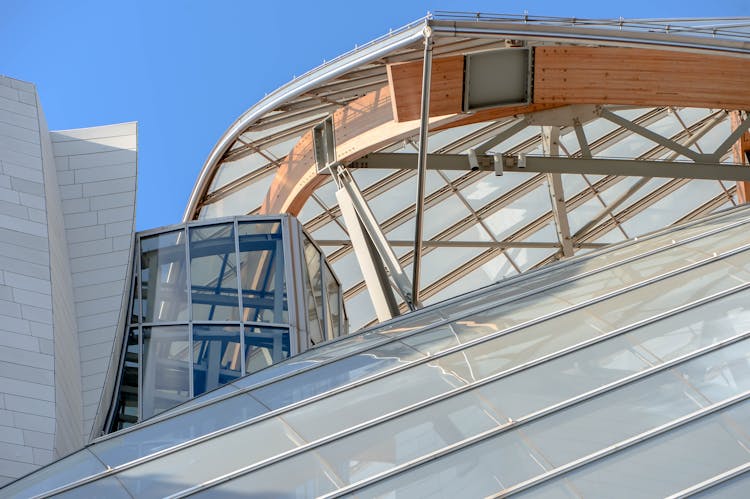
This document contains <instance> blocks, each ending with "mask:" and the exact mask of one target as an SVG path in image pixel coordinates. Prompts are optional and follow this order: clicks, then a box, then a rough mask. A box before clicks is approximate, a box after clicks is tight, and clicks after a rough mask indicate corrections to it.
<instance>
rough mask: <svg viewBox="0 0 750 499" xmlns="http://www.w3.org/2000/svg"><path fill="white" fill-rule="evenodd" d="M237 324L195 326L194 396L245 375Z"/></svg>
mask: <svg viewBox="0 0 750 499" xmlns="http://www.w3.org/2000/svg"><path fill="white" fill-rule="evenodd" d="M241 355H242V354H241V349H240V328H239V327H238V326H198V325H195V326H193V396H194V397H195V396H198V395H200V394H202V393H204V392H207V391H209V390H213V389H214V388H218V387H220V386H221V385H225V384H227V383H229V382H231V381H234V380H235V379H237V378H239V377H240V376H241V375H242V356H241Z"/></svg>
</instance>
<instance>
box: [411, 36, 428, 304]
mask: <svg viewBox="0 0 750 499" xmlns="http://www.w3.org/2000/svg"><path fill="white" fill-rule="evenodd" d="M432 43H433V42H432V29H431V28H430V27H429V26H425V28H424V65H423V67H422V104H421V110H420V113H421V114H420V124H419V153H418V158H417V202H416V212H415V215H414V220H415V224H414V263H413V270H414V272H413V277H412V293H411V296H412V300H413V303H414V304H415V305H416V306H419V305H418V304H419V273H420V270H421V265H422V223H423V218H424V184H425V177H426V174H427V125H428V120H429V116H430V79H431V77H432Z"/></svg>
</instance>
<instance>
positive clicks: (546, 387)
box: [0, 207, 750, 497]
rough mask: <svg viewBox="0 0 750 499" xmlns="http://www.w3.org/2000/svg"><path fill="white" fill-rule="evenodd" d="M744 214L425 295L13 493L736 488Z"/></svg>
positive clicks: (749, 453)
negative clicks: (463, 289)
mask: <svg viewBox="0 0 750 499" xmlns="http://www.w3.org/2000/svg"><path fill="white" fill-rule="evenodd" d="M748 224H750V207H740V208H734V209H732V210H728V211H724V212H722V213H719V214H716V215H713V216H710V217H708V218H704V219H702V220H700V221H697V222H692V223H689V224H683V225H680V226H679V227H675V228H671V229H667V230H663V231H661V232H658V233H655V234H652V235H650V236H646V237H644V238H641V239H640V240H639V241H637V242H633V241H628V242H624V243H620V244H616V245H613V246H610V247H607V248H604V249H599V250H594V251H591V252H589V253H588V254H586V255H580V256H576V257H574V258H571V259H568V260H566V261H563V262H558V263H556V264H553V265H548V266H546V267H545V268H543V269H539V270H536V271H532V272H527V273H524V274H523V275H520V276H515V277H511V278H508V279H506V280H504V281H502V282H500V283H496V284H492V285H489V286H487V287H484V288H481V289H479V290H474V291H471V292H468V293H466V294H464V295H462V296H460V297H458V298H452V299H449V300H447V301H443V302H441V303H439V304H436V305H433V306H428V307H425V308H423V309H421V310H419V311H416V312H414V313H412V314H408V315H405V316H403V317H400V318H396V319H394V320H391V321H388V322H386V323H383V324H380V325H378V326H376V327H373V328H370V329H367V330H365V331H363V332H361V333H358V334H354V335H351V336H348V337H343V338H340V339H338V340H335V341H332V342H329V343H326V344H323V345H321V346H318V347H317V348H314V349H312V350H309V351H307V352H305V353H303V354H301V355H300V356H297V357H294V358H291V359H289V360H287V361H284V362H282V363H280V364H277V365H274V366H271V367H269V368H267V369H264V370H262V371H259V372H257V373H255V374H251V375H249V376H246V377H244V378H241V379H238V380H236V381H234V382H233V383H231V384H230V385H227V386H225V387H222V388H220V389H218V390H216V391H214V392H209V393H207V394H206V395H204V396H202V397H198V398H196V399H194V400H192V401H190V402H188V403H186V404H183V405H182V406H178V407H177V408H174V409H172V410H170V411H167V412H165V413H163V414H161V415H159V416H157V417H155V418H152V419H151V420H148V421H146V422H144V423H141V424H139V425H136V426H134V427H131V428H128V429H126V430H123V431H120V432H117V433H114V434H112V435H109V436H107V437H103V438H100V439H98V440H96V441H95V442H94V443H92V444H90V445H89V446H87V447H86V448H85V449H83V450H81V451H80V452H78V453H76V454H73V455H71V456H68V457H66V458H64V459H63V460H61V461H59V462H57V463H53V464H52V465H49V466H47V467H45V468H43V469H42V470H40V471H38V472H37V473H34V474H32V475H29V476H27V477H25V478H23V479H21V480H20V481H18V482H16V483H14V484H12V485H10V486H9V487H6V488H5V489H2V491H0V495H3V497H28V496H31V495H35V494H40V495H42V496H44V495H47V494H48V493H51V492H52V490H53V489H56V488H58V489H57V492H64V494H63V496H64V497H91V496H92V495H95V494H100V495H101V494H103V493H104V494H106V495H107V496H109V497H130V496H137V497H162V496H172V497H183V496H186V495H192V494H197V495H204V496H208V497H235V496H237V495H243V496H244V495H247V494H248V493H257V494H260V495H264V496H277V495H278V496H298V497H311V496H326V497H337V496H340V495H349V494H356V495H357V496H358V497H376V496H377V497H380V496H384V495H386V496H393V495H402V494H403V495H404V496H410V497H411V496H414V495H429V496H437V497H456V496H459V495H460V496H468V495H471V496H478V495H481V496H487V495H494V494H511V493H521V494H537V495H539V494H541V495H544V496H545V497H547V496H552V497H558V496H561V497H567V496H576V497H577V496H579V495H586V494H589V495H593V496H601V495H608V494H606V492H605V491H612V490H628V492H629V495H630V496H655V495H659V496H667V495H670V494H682V493H684V492H686V491H688V492H689V491H698V492H701V493H702V494H705V495H712V494H721V493H724V492H727V491H731V490H740V489H741V485H742V484H744V483H746V482H747V476H748V474H747V471H749V470H750V466H749V465H748V463H750V450H748V449H750V433H748V428H750V400H749V397H750V312H749V311H748V308H747V306H746V304H747V302H748V299H749V298H750V244H748V243H747V232H748V226H749V225H748ZM517 256H518V255H517ZM518 260H519V261H521V260H522V259H521V258H518ZM481 268H482V267H477V268H476V270H479V269H481ZM59 487H62V488H59Z"/></svg>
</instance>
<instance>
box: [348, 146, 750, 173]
mask: <svg viewBox="0 0 750 499" xmlns="http://www.w3.org/2000/svg"><path fill="white" fill-rule="evenodd" d="M681 147H682V146H681ZM477 163H478V167H479V170H480V171H494V170H495V163H494V156H493V155H477ZM428 164H429V167H428V168H429V169H430V170H454V171H461V170H465V171H469V170H470V168H471V167H470V165H469V157H468V156H467V155H465V154H429V155H428ZM521 164H523V162H522V163H521ZM349 166H350V167H352V168H383V169H393V168H397V169H403V170H409V169H412V170H413V169H415V168H416V167H417V155H416V154H399V153H373V154H368V155H367V156H365V157H363V158H361V159H358V160H356V161H353V162H352V163H351V164H350V165H349ZM503 171H504V172H520V173H560V174H563V173H572V174H585V175H618V176H623V177H664V178H686V179H704V180H735V181H738V180H740V181H750V168H747V167H742V166H738V165H726V164H720V163H703V162H695V163H687V162H668V161H652V160H639V159H584V158H548V157H540V156H527V157H525V166H521V165H520V164H519V159H518V158H517V157H512V156H503Z"/></svg>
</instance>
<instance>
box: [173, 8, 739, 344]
mask: <svg viewBox="0 0 750 499" xmlns="http://www.w3.org/2000/svg"><path fill="white" fill-rule="evenodd" d="M748 25H750V23H749V22H748V20H747V19H712V20H690V19H681V20H670V19H667V20H660V21H652V20H622V19H620V20H585V19H562V18H546V17H533V16H525V17H524V16H516V17H514V16H501V15H492V14H462V13H441V14H438V15H435V16H433V17H431V18H428V19H426V20H422V21H420V22H417V23H414V24H412V25H409V26H406V27H404V28H403V29H401V30H398V31H396V32H393V33H391V34H390V35H389V36H387V37H384V38H381V39H378V40H375V41H373V42H371V43H370V44H368V45H366V46H363V47H361V48H360V49H358V50H357V51H354V52H352V53H350V54H345V55H343V56H341V57H340V58H337V59H336V60H334V61H331V62H330V63H327V64H326V65H324V66H322V67H320V68H318V69H316V70H313V71H311V72H310V73H309V74H308V75H304V76H303V77H301V78H299V79H298V80H295V81H293V82H291V83H290V84H289V85H286V86H284V87H282V88H280V89H279V90H278V91H277V92H274V93H273V94H271V95H269V97H268V98H267V99H264V101H261V102H260V103H259V104H258V105H257V106H255V107H253V108H251V109H250V110H249V111H248V112H247V113H246V114H245V115H243V116H242V117H241V118H240V119H239V120H238V122H237V123H235V124H234V125H233V126H232V128H230V130H229V131H228V132H227V135H226V136H225V137H224V138H223V139H222V141H221V142H220V143H219V144H218V145H217V147H216V148H215V150H214V151H213V152H212V155H211V157H210V158H209V161H208V162H207V163H206V166H205V167H204V172H203V174H202V176H201V178H200V179H199V182H198V184H197V185H196V189H195V190H194V192H193V196H192V199H191V203H190V206H189V207H188V211H187V212H186V218H187V219H193V218H197V219H211V218H214V217H219V216H225V215H233V214H245V213H257V212H259V211H261V210H262V209H263V207H262V206H261V203H262V200H263V198H264V196H266V195H268V196H270V195H271V194H272V193H273V192H276V191H275V190H274V187H273V186H274V185H275V183H276V182H281V180H280V178H279V177H277V176H276V174H277V172H279V171H280V170H279V168H280V167H281V168H282V170H281V171H282V173H284V174H285V173H288V172H289V171H291V170H289V169H286V166H285V165H287V164H288V163H289V162H290V161H291V162H294V161H296V159H295V158H296V157H295V158H292V156H293V155H294V154H297V152H298V151H301V149H294V148H295V146H298V144H302V143H304V141H305V140H306V139H305V138H304V137H306V135H305V134H307V133H308V132H309V131H310V130H311V129H312V128H314V127H315V126H316V125H317V124H318V123H320V122H321V120H323V119H325V118H326V117H328V116H331V115H334V116H335V115H336V114H335V113H336V112H339V111H338V110H347V109H348V108H347V106H352V105H355V104H356V103H357V102H359V100H358V99H364V98H365V97H366V96H368V95H373V94H376V95H377V94H378V92H384V91H386V90H388V91H390V92H396V91H397V88H398V87H397V85H396V84H397V83H398V80H397V79H396V78H397V77H396V76H394V75H395V74H396V73H395V70H396V69H397V68H399V67H403V65H407V66H408V65H409V64H411V63H415V62H416V63H419V62H420V60H421V59H422V58H423V57H424V43H423V42H424V37H423V36H422V34H421V33H422V29H423V28H424V27H425V26H428V27H430V28H431V29H432V38H431V41H432V57H433V58H434V61H435V64H438V61H447V60H451V58H456V57H470V56H471V55H472V54H483V53H487V52H488V51H490V52H492V51H502V50H505V49H506V48H508V47H510V48H514V47H525V48H529V49H531V50H536V51H537V55H538V54H539V53H541V52H539V51H540V50H553V49H554V48H555V47H560V46H562V47H568V46H569V47H577V48H590V47H595V48H611V47H618V46H623V45H627V46H638V47H647V48H661V47H670V49H673V50H676V51H682V52H691V53H695V54H708V53H709V52H711V51H712V53H717V54H718V53H721V54H723V55H724V54H725V55H727V56H732V57H736V58H737V59H735V60H734V61H733V62H736V64H739V65H742V64H744V62H740V61H742V60H743V58H746V57H748V50H747V42H748V40H749V39H750V35H749V34H748V33H749V32H750V30H749V29H748ZM708 44H711V45H710V46H709V45H708ZM743 44H744V45H743ZM743 47H744V48H743ZM639 50H640V49H639ZM672 53H674V52H672ZM697 64H698V67H700V64H701V63H697ZM713 67H714V66H710V65H708V63H706V65H705V68H706V72H707V74H708V73H710V72H711V71H712V70H713V69H711V68H713ZM435 68H437V66H434V67H433V72H435V71H439V69H435ZM436 74H437V73H436ZM441 74H442V73H441ZM722 74H724V73H722ZM416 75H417V76H416V77H415V78H416V81H420V80H421V74H419V73H416ZM536 76H537V77H538V76H539V75H538V74H537V75H536ZM682 77H683V76H682V75H681V74H680V73H675V74H674V76H673V78H672V79H673V80H675V81H679V79H680V78H682ZM574 78H575V71H574V70H571V81H573V79H574ZM580 78H585V76H584V75H582V76H580ZM707 78H709V79H710V78H711V76H710V74H708V76H707ZM441 81H442V80H441ZM312 82H315V83H312ZM648 84H649V85H652V84H653V83H651V82H649V83H648ZM415 85H417V87H415V88H416V89H415V90H414V89H412V90H413V91H414V92H417V95H418V92H419V88H418V84H415ZM635 85H636V83H632V84H631V86H635ZM459 91H460V89H459ZM410 95H411V94H410ZM537 98H538V95H534V96H533V99H537ZM433 99H434V96H433ZM592 99H595V98H594V97H592ZM652 100H653V99H652ZM657 100H658V99H657ZM415 102H416V104H415V106H416V114H415V115H413V118H414V122H413V123H414V125H413V126H412V127H411V128H408V127H407V128H408V131H406V132H404V133H399V134H394V135H393V136H392V138H390V139H389V138H385V139H383V140H382V141H380V142H377V144H376V145H374V146H372V147H369V148H368V149H367V150H364V149H363V150H362V151H361V153H358V154H356V155H354V156H357V158H355V159H354V160H347V161H345V162H344V164H345V166H346V167H347V169H348V170H349V171H350V172H351V174H352V175H353V177H354V179H355V180H356V182H357V184H358V185H359V186H360V188H361V191H362V195H363V198H364V199H365V200H366V202H367V203H368V205H369V207H370V209H371V210H372V212H373V214H374V217H375V219H376V220H377V223H378V224H379V226H380V228H381V229H382V232H383V233H384V234H385V237H386V239H387V241H388V242H389V243H390V245H391V246H392V247H393V250H394V251H395V253H396V255H397V257H398V259H399V263H400V265H401V266H402V267H403V269H404V271H405V273H406V274H407V275H411V274H412V273H413V262H414V257H415V251H414V248H415V219H416V217H415V214H416V212H417V204H418V203H417V202H416V200H417V197H418V196H417V194H416V193H417V192H418V182H417V179H418V174H417V171H416V169H415V168H414V167H413V166H412V167H410V168H407V167H405V166H404V164H405V163H406V162H408V161H413V163H414V164H416V159H413V158H415V157H416V156H417V153H418V151H419V123H418V121H419V120H418V118H419V108H418V104H419V103H418V101H415ZM591 102H593V104H591V105H568V106H563V107H561V108H559V109H556V112H557V114H555V115H552V114H550V113H547V114H544V112H542V113H539V112H537V108H533V109H532V110H531V111H529V110H519V111H517V112H516V113H511V114H510V115H502V116H499V117H494V118H493V117H492V116H493V115H492V114H491V113H488V112H485V111H478V112H469V113H463V114H461V112H460V111H461V109H460V108H459V109H458V111H459V114H457V115H456V116H462V118H461V120H459V121H458V122H455V123H454V124H452V125H451V126H450V127H449V126H447V125H444V124H442V125H441V124H440V123H442V122H439V121H434V123H436V124H435V125H432V126H430V128H429V133H428V141H427V152H428V154H429V155H430V158H428V160H427V171H426V178H425V189H424V195H423V197H422V199H423V203H424V205H423V222H422V229H421V232H422V235H423V242H422V249H421V260H420V262H421V268H422V269H423V271H422V273H421V279H420V282H419V295H420V298H421V301H422V302H424V303H427V304H429V303H435V302H437V301H439V300H442V299H445V298H449V297H451V296H456V295H458V294H461V293H465V292H467V291H470V290H472V289H476V288H477V287H480V286H483V285H487V284H490V283H492V282H496V281H498V280H500V279H504V278H507V277H511V276H514V275H517V274H519V273H523V272H525V271H528V270H532V269H535V268H539V267H542V266H544V265H547V264H549V263H551V262H554V261H556V260H559V259H562V258H568V257H570V256H571V255H573V254H581V253H585V252H587V251H590V250H592V249H595V248H598V247H601V246H603V245H606V244H611V243H614V242H619V241H624V240H626V239H630V238H633V237H637V236H642V235H643V234H646V233H648V232H651V231H653V230H657V229H659V228H662V227H666V226H669V225H672V224H675V223H679V222H685V221H690V220H695V219H697V218H700V217H701V216H704V215H706V214H709V213H712V212H714V211H717V210H721V209H725V208H728V207H731V206H735V205H736V204H738V203H740V202H744V195H743V196H741V198H738V190H737V189H738V187H737V183H736V182H735V181H733V180H727V178H726V177H722V176H721V175H716V176H714V177H713V178H707V177H705V176H704V177H701V178H698V177H697V176H696V175H695V174H694V173H693V172H688V173H686V171H685V170H682V171H681V173H680V172H678V173H674V172H672V173H667V174H660V173H658V167H659V166H660V165H664V164H668V163H675V164H677V165H683V166H684V165H686V164H688V163H691V162H693V161H694V160H696V158H708V157H713V156H711V155H712V154H713V155H714V156H716V154H718V156H716V157H714V159H712V161H714V162H715V163H716V164H721V163H724V164H726V163H740V162H742V161H743V159H742V158H741V157H740V156H738V155H737V153H736V152H733V151H732V150H731V149H730V148H729V145H731V141H730V144H727V143H726V140H727V139H728V137H730V134H731V132H732V130H733V129H734V128H735V127H736V126H737V123H736V122H733V121H732V119H733V118H732V112H733V110H734V109H736V108H732V107H727V106H725V107H713V108H712V107H710V106H707V107H700V106H685V105H676V104H672V103H670V102H671V101H669V99H668V98H665V99H664V102H663V105H656V106H654V105H649V106H642V105H641V106H639V105H637V104H634V103H631V104H626V103H625V102H624V101H623V102H622V103H620V104H618V103H608V102H604V101H603V102H602V103H601V104H598V105H596V104H597V103H596V102H595V100H592V101H591ZM534 103H535V101H532V104H534ZM393 105H394V107H396V106H397V105H396V104H393ZM433 105H436V104H435V103H434V102H433ZM352 109H353V111H352V112H355V113H356V112H360V111H361V110H360V108H357V107H354V108H352ZM545 109H546V108H545ZM341 112H344V111H341ZM452 112H455V111H452ZM483 112H484V114H483ZM545 112H546V111H545ZM496 114H497V113H496ZM500 114H502V113H500ZM436 120H437V118H436ZM461 123H466V124H463V125H461ZM576 123H577V124H576ZM733 123H734V124H733ZM384 126H385V125H384ZM389 126H391V127H398V126H402V127H403V126H405V125H404V124H403V122H402V123H398V122H397V120H396V121H394V122H393V123H390V124H389ZM550 127H552V128H555V129H556V130H553V132H555V133H557V134H559V137H558V138H557V139H556V140H554V141H552V143H550V141H549V137H548V138H547V139H545V133H546V132H545V128H547V129H548V128H550ZM399 129H400V128H399ZM336 133H337V134H339V135H341V136H344V135H346V136H347V137H349V135H350V134H355V135H356V134H357V133H359V134H360V140H364V139H362V137H364V136H365V135H366V133H369V131H368V130H367V127H366V126H363V127H362V128H360V129H357V130H356V132H353V131H350V129H343V131H342V130H338V131H337V132H336ZM373 133H374V132H373ZM735 139H736V137H735ZM337 140H338V139H337ZM342 140H344V139H342ZM356 144H357V143H356V140H354V139H352V140H350V142H347V143H346V145H351V147H356ZM339 146H341V144H339ZM472 150H473V151H477V150H480V151H482V152H483V153H484V154H485V156H486V157H487V158H490V159H491V158H492V157H493V156H495V155H501V156H502V157H505V158H518V157H519V156H522V157H524V158H527V159H528V163H529V164H531V163H532V161H533V160H534V159H535V158H539V159H549V158H564V159H570V160H575V161H579V163H570V164H571V165H573V166H571V167H570V168H569V169H567V170H563V171H562V173H559V174H551V173H545V172H542V171H535V172H531V171H529V172H526V171H525V170H523V169H522V168H515V169H513V168H510V169H506V171H505V172H504V174H503V175H502V176H497V175H496V174H495V172H494V171H493V169H492V168H491V167H490V168H485V167H481V168H472V167H470V164H471V163H470V160H469V155H470V151H472ZM347 151H348V149H347ZM717 151H718V153H717ZM368 155H369V156H368ZM396 155H402V156H403V157H404V158H409V159H408V161H407V160H403V161H399V157H398V156H396ZM375 156H379V157H380V158H381V159H383V158H384V159H383V160H382V161H381V162H380V163H379V164H378V165H375V163H376V162H375V159H376V158H375ZM362 157H364V158H362ZM440 157H443V158H449V159H451V161H453V165H454V166H451V167H446V166H445V165H446V162H442V163H441V162H440ZM587 158H591V159H593V160H603V161H604V160H626V161H628V162H630V164H637V165H648V167H649V168H650V169H647V170H646V171H647V172H649V173H651V172H653V173H655V174H657V175H658V177H650V176H643V171H644V170H635V169H631V170H627V171H626V172H625V173H623V170H618V169H612V170H611V171H610V172H607V171H598V172H596V173H591V171H587V170H586V169H585V168H583V167H581V166H580V165H582V164H583V162H582V160H586V159H587ZM389 162H390V164H391V165H392V166H391V167H388V163H389ZM430 162H432V164H433V165H436V166H434V168H433V167H430ZM686 162H687V163H686ZM599 164H603V163H599ZM611 164H615V163H611ZM373 165H375V166H373ZM439 165H443V166H439ZM455 165H459V166H455ZM638 173H640V174H638ZM683 173H686V174H685V175H684V176H683V175H682V174H683ZM279 175H282V174H279ZM269 189H271V190H269ZM336 189H337V185H336V182H334V180H333V179H332V178H330V177H328V178H325V179H323V180H319V181H317V182H316V185H315V187H314V189H310V191H311V193H310V195H309V196H308V197H307V198H306V200H305V202H304V204H303V205H302V206H301V207H300V208H299V212H298V217H299V219H300V221H301V222H302V223H303V224H304V226H305V228H306V230H307V231H308V232H309V233H310V234H311V236H312V237H313V238H314V239H315V240H316V241H317V242H318V244H319V245H320V246H321V248H322V249H323V251H324V252H325V254H326V256H327V258H328V260H329V262H330V263H331V265H332V267H333V268H334V270H335V271H336V273H337V274H338V275H340V276H342V286H343V288H344V300H345V302H346V303H347V304H348V308H349V310H350V311H351V312H352V314H351V325H352V329H353V330H356V329H358V328H360V327H361V326H363V325H366V324H372V323H374V321H375V311H374V309H373V305H372V303H371V301H370V299H369V297H368V292H367V285H366V284H365V280H364V278H363V273H362V271H361V268H360V266H359V265H358V263H357V259H356V258H355V254H354V248H353V246H352V244H351V241H350V239H351V238H350V229H349V228H348V227H347V224H346V222H345V220H344V218H343V216H342V210H341V207H340V205H339V202H338V199H337V197H336V195H335V191H336ZM553 191H555V192H553ZM556 200H557V201H556ZM405 309H406V307H405V305H404V304H402V310H405Z"/></svg>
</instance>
